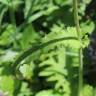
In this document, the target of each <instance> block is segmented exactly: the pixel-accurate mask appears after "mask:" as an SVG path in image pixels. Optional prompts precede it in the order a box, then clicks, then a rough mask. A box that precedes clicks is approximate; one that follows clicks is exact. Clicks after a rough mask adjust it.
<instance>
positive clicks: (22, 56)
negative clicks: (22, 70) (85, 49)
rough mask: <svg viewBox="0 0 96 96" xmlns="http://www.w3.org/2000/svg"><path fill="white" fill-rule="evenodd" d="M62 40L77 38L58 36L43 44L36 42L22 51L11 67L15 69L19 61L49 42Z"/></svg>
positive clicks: (49, 43)
mask: <svg viewBox="0 0 96 96" xmlns="http://www.w3.org/2000/svg"><path fill="white" fill-rule="evenodd" d="M64 40H78V38H76V37H64V38H58V39H54V40H50V41H48V42H46V43H43V44H37V45H36V46H34V47H33V46H32V47H31V48H29V49H27V50H26V51H25V52H23V53H22V54H21V55H20V56H19V57H18V58H17V59H16V61H15V62H14V64H13V68H15V69H16V67H17V66H18V65H19V63H20V62H21V61H22V60H24V59H25V58H27V57H28V56H30V55H31V54H32V53H34V52H37V51H38V50H41V49H43V48H45V47H46V46H49V45H51V44H54V43H56V42H60V41H64Z"/></svg>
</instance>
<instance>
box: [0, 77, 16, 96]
mask: <svg viewBox="0 0 96 96" xmlns="http://www.w3.org/2000/svg"><path fill="white" fill-rule="evenodd" d="M0 89H1V90H3V92H7V93H8V94H9V95H10V96H12V94H13V92H14V79H13V78H12V76H0Z"/></svg>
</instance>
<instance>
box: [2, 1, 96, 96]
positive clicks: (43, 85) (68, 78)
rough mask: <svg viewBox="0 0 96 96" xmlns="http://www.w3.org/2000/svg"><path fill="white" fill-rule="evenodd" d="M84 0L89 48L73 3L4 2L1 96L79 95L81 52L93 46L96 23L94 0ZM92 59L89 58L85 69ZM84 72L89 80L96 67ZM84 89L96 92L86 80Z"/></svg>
mask: <svg viewBox="0 0 96 96" xmlns="http://www.w3.org/2000/svg"><path fill="white" fill-rule="evenodd" d="M78 1H79V6H78V7H79V10H78V11H79V18H80V27H81V30H82V31H81V32H82V33H81V37H82V43H83V44H81V43H80V42H79V40H78V36H77V32H76V27H75V24H74V16H73V5H72V0H0V93H2V94H5V95H6V94H7V95H8V96H77V94H78V68H79V64H80V62H79V49H80V47H81V46H82V48H83V49H84V48H87V47H88V45H89V43H90V39H89V37H88V36H89V35H90V34H92V32H93V30H95V23H96V22H94V21H93V20H91V19H90V18H91V17H89V18H86V17H87V15H86V8H87V7H88V4H90V2H91V1H92V0H78ZM90 14H91V13H90ZM94 14H95V13H94ZM94 14H93V13H92V15H94ZM85 18H86V19H85ZM84 54H86V53H84ZM88 59H89V58H86V56H85V58H84V66H88V62H87V61H88ZM84 69H85V71H84V76H85V75H86V74H88V72H89V70H90V68H89V70H86V68H85V67H84ZM85 77H86V76H85ZM95 84H96V82H95ZM95 87H96V86H95ZM82 91H84V96H95V95H94V94H95V93H96V92H95V91H96V90H95V88H93V86H92V85H89V84H88V83H87V80H86V79H85V78H84V85H83V89H82ZM5 95H4V96H5Z"/></svg>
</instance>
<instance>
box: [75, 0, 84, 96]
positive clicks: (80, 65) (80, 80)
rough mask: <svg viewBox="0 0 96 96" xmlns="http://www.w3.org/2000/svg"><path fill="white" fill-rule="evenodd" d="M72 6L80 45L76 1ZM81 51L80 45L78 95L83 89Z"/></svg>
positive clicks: (81, 95)
mask: <svg viewBox="0 0 96 96" xmlns="http://www.w3.org/2000/svg"><path fill="white" fill-rule="evenodd" d="M73 7H74V21H75V26H76V30H77V35H78V40H79V41H80V44H81V45H82V37H81V30H80V25H79V17H78V1H77V0H73ZM82 55H83V52H82V46H81V48H80V50H79V60H80V64H79V81H78V84H79V86H78V96H83V93H82V89H83V59H82V58H83V57H82Z"/></svg>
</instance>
